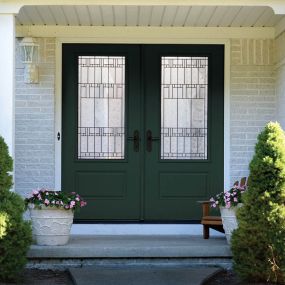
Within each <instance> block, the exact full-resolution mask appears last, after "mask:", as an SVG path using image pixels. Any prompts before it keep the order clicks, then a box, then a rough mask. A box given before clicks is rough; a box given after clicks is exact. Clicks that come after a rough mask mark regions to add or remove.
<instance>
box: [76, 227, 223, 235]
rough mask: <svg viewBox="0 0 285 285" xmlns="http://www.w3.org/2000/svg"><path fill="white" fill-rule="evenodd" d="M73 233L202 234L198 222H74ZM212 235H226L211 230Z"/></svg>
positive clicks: (201, 228)
mask: <svg viewBox="0 0 285 285" xmlns="http://www.w3.org/2000/svg"><path fill="white" fill-rule="evenodd" d="M71 234H72V235H190V236H193V235H194V236H195V235H197V236H201V235H202V234H203V227H202V225H196V224H73V225H72V228H71ZM210 235H211V236H224V234H221V233H219V232H217V231H214V230H211V232H210Z"/></svg>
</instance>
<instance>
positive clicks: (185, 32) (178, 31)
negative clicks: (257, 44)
mask: <svg viewBox="0 0 285 285" xmlns="http://www.w3.org/2000/svg"><path fill="white" fill-rule="evenodd" d="M16 28H17V30H16V31H17V34H16V35H17V37H25V36H27V35H29V36H33V37H59V38H97V39H102V41H106V39H107V38H108V39H109V40H110V41H111V42H138V43H141V42H146V41H147V40H149V42H153V43H154V42H159V41H160V40H161V39H164V40H167V39H185V40H186V39H189V38H192V39H229V38H231V39H233V38H241V37H242V38H251V39H258V38H259V39H269V38H275V29H274V28H253V27H252V28H222V27H218V28H217V27H202V28H201V27H94V26H93V27H90V26H89V27H88V26H81V27H78V26H37V25H36V26H17V27H16Z"/></svg>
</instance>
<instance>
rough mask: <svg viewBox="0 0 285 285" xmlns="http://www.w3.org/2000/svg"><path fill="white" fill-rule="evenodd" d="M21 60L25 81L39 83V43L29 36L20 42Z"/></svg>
mask: <svg viewBox="0 0 285 285" xmlns="http://www.w3.org/2000/svg"><path fill="white" fill-rule="evenodd" d="M20 47H21V57H22V62H23V63H24V65H25V70H24V81H25V83H39V68H38V65H37V64H38V59H39V45H38V44H37V42H36V40H35V39H33V38H30V37H27V38H23V40H22V41H21V43H20Z"/></svg>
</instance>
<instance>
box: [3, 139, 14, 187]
mask: <svg viewBox="0 0 285 285" xmlns="http://www.w3.org/2000/svg"><path fill="white" fill-rule="evenodd" d="M12 170H13V160H12V158H11V157H10V155H9V152H8V146H7V145H6V143H5V142H4V139H3V138H2V137H1V136H0V191H4V190H9V189H11V187H12V185H13V182H12V175H10V174H9V171H12Z"/></svg>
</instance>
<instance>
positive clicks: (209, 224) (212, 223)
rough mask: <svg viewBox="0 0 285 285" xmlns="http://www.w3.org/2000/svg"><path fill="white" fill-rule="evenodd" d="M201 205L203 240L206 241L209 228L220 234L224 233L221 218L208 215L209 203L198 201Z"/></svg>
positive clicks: (208, 235)
mask: <svg viewBox="0 0 285 285" xmlns="http://www.w3.org/2000/svg"><path fill="white" fill-rule="evenodd" d="M198 203H201V204H202V211H203V216H202V220H201V224H202V225H203V238H204V239H208V238H209V237H210V231H209V230H210V228H211V229H214V230H216V231H219V232H221V233H224V232H225V231H224V228H223V223H222V218H221V217H219V216H211V215H210V203H211V202H210V201H198Z"/></svg>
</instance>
